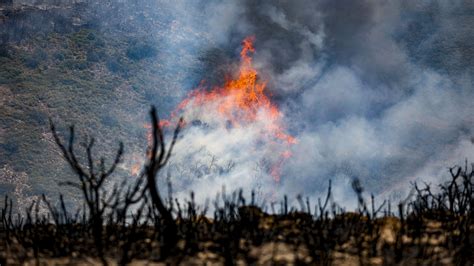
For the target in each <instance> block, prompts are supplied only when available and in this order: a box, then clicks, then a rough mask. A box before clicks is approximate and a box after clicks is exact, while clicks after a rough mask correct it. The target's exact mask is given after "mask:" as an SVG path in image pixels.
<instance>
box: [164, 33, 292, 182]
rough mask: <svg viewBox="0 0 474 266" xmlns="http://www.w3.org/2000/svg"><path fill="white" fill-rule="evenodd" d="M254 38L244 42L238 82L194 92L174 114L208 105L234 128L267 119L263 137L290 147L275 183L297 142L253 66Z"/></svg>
mask: <svg viewBox="0 0 474 266" xmlns="http://www.w3.org/2000/svg"><path fill="white" fill-rule="evenodd" d="M254 39H255V38H254V37H247V38H245V39H244V40H243V42H242V46H243V47H242V51H241V52H240V58H241V61H240V66H239V70H238V73H237V75H236V77H235V78H234V79H232V78H229V77H227V78H226V82H225V84H224V86H222V87H214V88H213V89H211V90H207V89H206V88H204V87H202V86H201V87H200V88H198V89H196V90H194V91H192V92H190V93H189V95H188V97H187V98H186V99H184V100H183V101H182V102H181V103H180V104H179V105H178V107H177V108H176V110H175V111H174V112H173V113H172V115H171V119H173V118H176V117H177V115H178V113H179V112H181V111H182V110H184V109H187V108H195V107H199V106H202V105H204V104H208V105H210V106H213V108H214V110H211V112H213V115H220V116H221V118H222V119H224V120H223V121H228V122H230V123H231V125H232V126H234V127H240V126H244V125H246V124H249V123H253V122H257V121H260V120H262V119H264V120H265V121H263V122H264V123H263V124H264V125H265V126H264V128H263V129H262V134H263V135H265V138H267V139H268V140H271V141H274V142H279V143H282V144H283V145H287V149H286V150H285V151H284V152H282V153H281V154H280V158H279V159H278V160H277V162H276V163H274V164H273V165H272V167H271V170H270V174H271V175H272V176H273V178H274V180H275V181H276V182H279V180H280V173H281V166H282V163H283V162H284V160H285V159H287V158H288V157H290V156H291V152H290V151H289V146H290V145H291V144H294V143H296V139H295V138H294V137H293V136H291V135H289V134H287V133H285V127H284V126H283V122H282V113H281V112H280V110H279V109H278V107H277V106H276V105H275V104H274V103H272V102H271V100H270V98H269V97H268V96H267V94H266V93H267V92H266V91H265V89H266V84H267V82H266V81H262V80H259V78H258V73H257V70H256V69H255V68H254V67H253V65H252V57H251V55H252V54H253V53H254V52H255V48H254V46H253V41H254ZM261 114H263V115H261ZM160 124H161V125H162V126H165V127H166V126H168V125H170V124H171V123H170V121H169V120H163V121H162V122H161V123H160Z"/></svg>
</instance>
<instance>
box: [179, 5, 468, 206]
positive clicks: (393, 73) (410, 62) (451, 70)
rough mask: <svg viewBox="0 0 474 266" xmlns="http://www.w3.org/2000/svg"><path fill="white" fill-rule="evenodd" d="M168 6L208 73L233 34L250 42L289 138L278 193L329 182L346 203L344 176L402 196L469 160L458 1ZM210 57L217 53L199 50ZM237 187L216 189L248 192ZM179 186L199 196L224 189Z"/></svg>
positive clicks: (233, 41)
mask: <svg viewBox="0 0 474 266" xmlns="http://www.w3.org/2000/svg"><path fill="white" fill-rule="evenodd" d="M174 10H175V11H176V12H177V13H179V14H182V15H181V16H180V18H181V19H183V21H182V22H183V23H184V24H186V23H189V24H187V25H188V26H189V27H191V28H193V29H194V30H196V31H202V32H206V33H208V34H209V40H211V41H210V42H209V43H207V44H202V47H201V49H202V51H204V52H203V53H202V54H204V57H202V59H203V61H202V62H203V64H204V66H206V65H207V66H209V65H210V66H212V67H211V68H213V69H216V68H220V67H222V65H220V64H219V63H216V62H222V64H223V65H224V64H227V63H228V62H229V61H230V59H229V58H230V57H232V56H235V55H236V54H237V52H236V51H237V49H238V48H239V46H238V42H239V41H240V40H242V39H243V37H244V36H247V35H254V36H255V37H256V43H255V45H256V49H257V53H256V55H255V60H256V62H255V64H256V67H257V68H258V69H259V71H260V73H261V75H262V77H263V78H265V79H268V80H269V88H270V90H271V92H272V94H273V97H274V99H275V100H276V101H277V102H278V105H279V106H280V107H281V108H282V111H283V113H284V114H285V119H286V121H287V123H288V125H289V127H290V131H291V133H292V134H294V135H295V136H296V137H297V138H298V144H296V145H294V147H293V156H292V157H291V158H290V159H289V160H288V161H287V163H286V164H285V168H284V174H283V180H282V183H281V184H279V185H278V187H277V188H276V190H277V192H278V193H279V194H280V193H281V194H283V193H286V194H290V195H295V194H298V193H304V194H306V195H317V193H319V192H320V191H322V190H324V189H325V185H326V184H327V183H326V182H327V180H328V179H333V180H334V182H335V184H337V185H340V187H338V188H337V189H336V194H339V196H341V197H342V199H348V196H347V195H348V194H347V190H348V189H350V185H349V184H350V180H352V179H353V178H356V177H357V178H360V179H361V180H362V182H363V184H364V185H366V186H367V189H368V190H370V191H373V192H375V193H380V194H382V195H385V196H387V195H390V194H391V193H392V194H393V192H397V193H398V192H399V193H401V194H404V193H405V194H406V192H407V191H406V186H405V184H409V183H408V182H409V181H413V180H427V181H439V178H442V177H443V176H445V175H446V169H447V167H448V166H452V165H454V164H456V163H462V162H463V160H464V159H466V158H467V159H472V158H473V157H474V156H473V155H474V152H473V150H474V147H473V145H472V137H473V135H474V134H473V124H474V123H473V122H474V118H473V116H472V114H473V112H474V105H473V104H472V100H471V99H472V97H473V96H474V91H473V89H472V86H473V80H472V74H473V68H472V66H473V65H474V62H473V54H474V53H473V46H472V43H473V41H474V32H473V29H472V27H470V26H469V25H472V22H473V19H474V15H473V12H474V5H473V4H471V3H470V2H469V1H456V3H454V4H452V5H451V4H450V5H447V4H445V3H444V2H442V1H426V2H421V3H413V2H411V1H398V2H393V1H304V0H299V1H258V2H256V1H247V2H242V1H222V2H220V1H216V2H214V1H212V2H211V3H199V4H196V5H192V6H190V5H189V3H186V4H181V5H177V6H176V8H175V9H174ZM190 17H191V18H196V17H199V18H203V19H204V20H203V21H200V22H199V23H198V24H195V23H194V22H191V21H186V19H187V18H190ZM178 20H179V19H178ZM216 49H217V50H220V51H224V52H222V53H220V54H219V53H218V55H216V53H206V51H215V50H216ZM206 60H208V61H206ZM204 69H209V68H206V67H204ZM209 141H210V143H211V145H214V146H215V145H223V146H226V145H228V144H229V143H228V142H230V143H232V140H231V139H223V137H222V135H220V137H216V138H213V139H212V140H209ZM190 145H191V144H190ZM230 152H231V153H230V154H231V156H232V155H233V154H232V151H230ZM242 152H245V147H244V148H243V149H242V150H236V151H235V154H239V153H242ZM177 156H178V157H179V156H181V155H180V154H179V151H177ZM201 158H202V156H201ZM235 169H238V171H240V172H241V173H247V172H248V170H249V169H248V168H246V167H242V168H239V166H238V165H236V166H235ZM212 178H215V177H212ZM222 178H225V176H222ZM201 180H202V179H201ZM240 181H241V182H239V183H238V184H233V183H229V184H227V188H228V189H237V187H234V185H238V186H239V187H242V188H244V189H245V190H247V191H248V190H251V189H254V186H255V183H254V182H253V181H252V182H250V181H249V182H246V181H245V179H240ZM189 182H190V183H189V186H188V187H189V188H191V189H194V190H196V191H197V192H200V191H206V194H207V195H212V193H213V192H215V191H219V190H220V189H221V186H222V185H223V184H225V182H224V181H223V182H207V181H206V182H201V181H199V180H197V181H194V180H189ZM203 184H205V186H203ZM272 189H274V188H272ZM336 196H337V195H336Z"/></svg>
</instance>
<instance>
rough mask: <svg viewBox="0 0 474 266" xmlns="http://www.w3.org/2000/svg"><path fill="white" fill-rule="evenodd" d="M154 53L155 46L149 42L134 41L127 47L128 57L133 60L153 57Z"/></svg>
mask: <svg viewBox="0 0 474 266" xmlns="http://www.w3.org/2000/svg"><path fill="white" fill-rule="evenodd" d="M156 53H157V51H156V48H155V47H154V46H153V45H152V44H151V43H136V44H133V45H132V46H130V47H129V48H128V49H127V56H128V58H130V59H132V60H135V61H139V60H142V59H145V58H150V57H155V56H156Z"/></svg>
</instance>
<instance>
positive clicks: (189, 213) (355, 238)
mask: <svg viewBox="0 0 474 266" xmlns="http://www.w3.org/2000/svg"><path fill="white" fill-rule="evenodd" d="M151 118H152V125H155V126H154V127H153V134H152V144H150V147H149V148H148V151H147V158H148V159H147V161H146V162H145V164H144V167H143V171H142V172H141V174H140V175H139V176H138V177H137V178H136V179H135V180H134V181H133V182H127V183H121V184H119V185H116V186H114V187H113V189H105V186H104V184H105V183H107V182H109V179H111V178H112V176H113V175H112V174H113V172H114V171H115V169H116V167H117V164H119V163H120V161H121V158H122V154H123V147H122V144H120V147H119V149H118V151H117V153H116V156H115V157H114V158H113V160H112V162H111V163H110V165H107V163H105V160H104V159H99V160H97V159H96V158H95V157H94V155H93V153H94V152H93V147H94V139H89V140H88V141H87V142H85V143H82V149H83V152H84V154H85V156H84V158H81V157H80V156H78V155H77V154H78V151H77V149H76V146H77V144H76V143H75V142H76V141H75V131H74V128H73V127H71V128H70V130H69V138H68V139H67V141H65V140H63V139H62V138H61V137H60V136H59V135H58V133H57V131H56V128H55V126H54V125H53V124H52V123H51V131H52V135H53V138H54V141H55V142H56V144H57V145H58V147H59V149H60V151H61V152H62V154H63V157H64V158H65V159H66V161H67V163H68V164H69V165H70V167H71V168H72V170H73V171H74V173H75V174H76V176H77V180H76V181H75V182H70V181H66V182H64V183H62V184H61V185H63V186H70V187H73V188H76V189H78V190H79V191H81V192H82V196H83V204H79V206H80V208H78V209H77V210H74V211H72V210H71V209H70V208H69V207H67V206H66V205H67V204H66V203H65V199H64V198H63V197H62V196H61V197H60V199H59V202H58V203H57V204H53V203H52V202H51V200H50V199H48V198H47V197H46V196H43V197H42V198H41V199H37V200H34V201H32V203H31V204H30V207H29V208H27V209H26V210H25V215H24V216H21V215H19V214H18V215H15V214H14V212H13V211H12V203H11V200H9V199H8V198H6V199H5V205H4V206H3V207H2V209H1V212H0V219H1V220H0V235H1V237H0V239H1V240H0V264H2V265H4V264H7V265H10V264H28V265H29V264H37V265H42V264H59V265H62V264H104V265H107V264H110V265H115V264H120V265H122V264H131V265H137V264H155V263H161V264H183V265H188V264H190V265H203V264H216V265H221V264H226V265H233V264H237V265H246V264H258V265H274V264H277V265H278V264H282V265H283V264H285V265H286V264H292V265H301V264H312V265H330V264H332V265H471V264H472V261H473V255H472V245H473V243H472V242H473V239H474V236H473V232H474V230H473V229H474V228H473V223H472V221H473V220H472V218H473V214H472V208H473V203H474V200H473V196H472V195H473V177H474V170H473V169H472V166H471V167H468V165H467V163H466V165H465V166H463V167H460V166H455V167H452V168H450V174H451V180H450V181H448V182H446V183H444V184H441V185H439V187H437V188H433V189H432V188H431V187H430V186H429V185H424V186H422V187H420V186H419V185H418V184H413V187H414V190H413V191H414V195H413V196H412V197H411V198H410V199H409V200H407V201H406V202H400V203H399V204H396V205H395V206H392V203H391V202H389V201H384V202H382V203H381V204H377V203H376V202H374V197H373V196H372V197H371V200H369V202H367V201H366V200H365V197H364V196H363V193H364V192H363V188H362V187H361V185H360V183H359V181H358V180H354V182H353V184H352V186H353V189H354V191H355V192H356V194H357V198H356V200H357V201H358V206H359V207H358V209H357V211H356V212H345V211H344V209H343V208H342V207H341V206H338V205H337V204H336V203H333V202H332V201H330V200H329V199H330V198H331V183H330V182H329V186H328V191H327V197H326V198H324V199H321V200H319V201H318V202H317V204H316V205H313V204H312V203H311V202H309V200H307V199H306V200H305V199H303V198H302V197H298V201H299V205H300V206H298V207H291V206H289V204H288V199H287V197H284V198H283V200H282V202H280V203H279V204H277V205H274V204H273V205H271V209H272V210H273V211H272V213H273V214H267V213H265V212H263V211H262V206H257V205H256V203H255V201H254V197H253V196H252V198H251V199H250V201H248V199H245V198H244V197H243V196H242V192H241V191H237V192H235V193H232V194H229V195H226V194H223V195H221V196H222V197H220V198H218V199H216V200H215V201H214V206H215V211H214V213H213V216H212V218H211V216H206V215H205V214H206V212H207V210H206V209H205V208H203V207H202V206H197V205H196V204H195V203H194V200H193V195H191V198H190V200H189V201H188V202H178V201H177V200H175V199H173V198H172V196H169V197H168V198H166V199H165V198H164V197H163V196H161V195H160V190H158V189H157V178H158V176H159V175H158V172H159V171H160V169H162V168H163V167H164V166H165V164H166V163H167V161H168V159H169V156H170V155H171V152H172V150H173V146H174V143H175V141H176V138H177V135H178V133H179V126H178V127H177V128H176V130H175V132H174V137H173V140H172V142H171V143H170V144H169V145H166V144H165V143H164V136H163V132H162V130H161V129H160V127H159V126H158V125H159V121H158V117H157V115H156V111H155V109H152V111H151ZM82 149H79V150H82ZM82 159H84V160H82ZM434 191H435V192H434ZM336 200H337V199H336Z"/></svg>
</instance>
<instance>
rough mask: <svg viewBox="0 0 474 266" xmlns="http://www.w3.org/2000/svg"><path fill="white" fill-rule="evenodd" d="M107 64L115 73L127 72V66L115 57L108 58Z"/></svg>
mask: <svg viewBox="0 0 474 266" xmlns="http://www.w3.org/2000/svg"><path fill="white" fill-rule="evenodd" d="M105 64H106V66H107V69H108V70H109V71H111V72H113V73H120V72H126V67H125V66H124V64H123V63H122V62H121V61H120V60H119V59H117V58H115V57H110V58H108V59H107V62H106V63H105Z"/></svg>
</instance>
